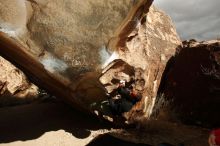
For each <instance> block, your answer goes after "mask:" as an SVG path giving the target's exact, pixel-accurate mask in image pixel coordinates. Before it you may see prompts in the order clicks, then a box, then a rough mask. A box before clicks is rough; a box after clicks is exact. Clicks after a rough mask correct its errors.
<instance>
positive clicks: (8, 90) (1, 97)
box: [0, 57, 38, 106]
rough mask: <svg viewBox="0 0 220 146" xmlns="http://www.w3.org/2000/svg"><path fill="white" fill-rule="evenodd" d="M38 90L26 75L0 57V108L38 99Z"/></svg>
mask: <svg viewBox="0 0 220 146" xmlns="http://www.w3.org/2000/svg"><path fill="white" fill-rule="evenodd" d="M37 94H38V88H37V87H36V86H35V85H33V84H32V83H30V82H29V81H28V79H27V78H26V76H25V75H24V73H23V72H22V71H21V70H19V69H17V68H16V67H15V66H14V65H12V64H11V63H10V62H8V61H7V60H5V59H4V58H2V57H0V106H6V105H16V104H20V103H27V102H29V101H32V100H33V99H35V98H37Z"/></svg>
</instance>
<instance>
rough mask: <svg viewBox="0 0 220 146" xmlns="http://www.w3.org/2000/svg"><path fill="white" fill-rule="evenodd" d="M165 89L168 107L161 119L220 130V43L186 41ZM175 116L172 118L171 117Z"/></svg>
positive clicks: (217, 41) (171, 68)
mask: <svg viewBox="0 0 220 146" xmlns="http://www.w3.org/2000/svg"><path fill="white" fill-rule="evenodd" d="M183 44H184V47H183V48H182V49H181V50H180V51H179V53H177V55H176V56H175V58H174V60H173V62H172V65H171V67H170V68H169V69H168V71H167V74H166V76H165V78H164V84H163V87H162V89H161V92H163V94H164V96H163V98H164V100H165V101H167V103H168V104H167V105H166V106H164V108H162V109H160V112H159V115H158V118H162V117H164V115H167V116H166V120H172V121H176V122H177V121H181V122H183V123H185V124H194V125H199V126H202V127H219V126H220V125H219V123H220V117H219V116H218V115H219V110H218V108H219V104H220V88H219V87H220V41H219V40H212V41H207V42H197V41H196V40H190V41H185V42H184V43H183ZM171 113H172V114H171Z"/></svg>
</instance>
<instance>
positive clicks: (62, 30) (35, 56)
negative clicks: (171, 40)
mask: <svg viewBox="0 0 220 146" xmlns="http://www.w3.org/2000/svg"><path fill="white" fill-rule="evenodd" d="M13 2H15V3H16V4H15V6H14V7H13V8H15V7H17V8H20V7H19V6H18V3H19V2H21V1H16V0H14V1H13ZM22 2H23V1H22ZM1 3H2V4H4V3H5V2H4V1H1ZM151 3H152V0H137V1H130V0H123V1H115V0H107V1H103V0H98V1H93V0H87V1H72V0H66V1H60V0H55V1H54V0H53V1H52V0H47V1H42V0H30V1H29V2H26V9H27V10H26V12H27V17H26V21H22V22H26V24H25V26H24V27H26V28H27V30H26V31H27V33H26V34H25V35H21V36H20V35H17V38H16V39H17V40H19V41H20V43H21V44H22V45H23V46H24V47H25V49H24V47H23V48H22V47H16V48H17V49H19V48H22V49H21V52H23V53H24V55H23V56H22V55H21V54H19V57H21V58H20V60H19V61H18V62H19V63H20V64H19V63H18V62H17V63H18V64H19V66H22V68H23V69H24V68H26V69H24V70H26V73H27V74H29V76H32V77H33V76H35V77H34V78H33V80H34V81H35V82H38V85H40V86H44V87H45V84H44V85H42V84H43V83H42V82H39V81H37V80H36V78H37V79H39V78H41V77H42V78H44V79H47V80H48V81H51V78H53V77H51V76H53V75H56V78H58V79H55V80H56V81H58V82H60V83H61V84H59V85H60V86H62V89H63V88H65V86H70V87H69V88H71V89H70V92H69V94H70V95H65V97H67V96H68V97H67V99H70V98H74V99H70V101H71V102H74V101H77V104H80V103H82V105H83V101H85V100H84V98H77V96H80V97H81V94H82V93H79V91H77V90H78V89H81V88H80V87H79V85H80V86H82V87H83V88H82V89H84V90H86V89H85V88H86V86H87V87H90V85H87V84H90V82H87V80H86V82H85V83H84V82H83V80H84V79H85V78H90V75H91V74H90V73H91V72H94V74H97V72H98V73H99V72H100V71H101V67H102V65H103V64H104V62H105V61H106V60H107V59H108V57H110V55H109V52H108V50H107V48H106V46H107V44H108V42H109V41H110V40H111V39H112V38H117V37H118V35H120V36H119V37H126V35H127V34H123V35H122V34H121V32H124V31H125V30H126V31H128V32H129V31H131V30H132V29H133V28H134V27H135V26H136V23H137V22H136V20H137V19H139V18H140V17H141V16H142V15H144V13H145V12H147V11H148V8H149V6H150V5H151ZM7 4H9V5H10V6H11V5H12V4H13V3H7ZM19 4H20V3H19ZM30 4H31V8H30V7H29V6H30ZM76 8H77V9H76ZM10 10H12V8H9V11H10ZM2 15H3V14H2ZM1 17H2V18H4V16H1ZM13 17H14V15H13ZM21 17H23V16H21ZM11 19H13V18H11ZM5 22H6V23H12V22H10V21H8V19H6V20H5ZM21 25H22V26H23V23H22V24H21ZM21 25H19V26H21ZM6 42H11V41H6ZM12 42H13V41H12ZM12 42H11V43H12ZM116 42H117V41H116ZM4 43H5V42H4ZM12 44H13V45H12V47H15V46H14V45H17V44H14V43H12ZM3 45H5V44H3ZM8 46H11V45H10V44H8ZM115 47H116V45H111V49H110V50H115V49H116V48H115ZM2 51H3V50H2ZM11 51H12V52H13V53H18V52H19V51H18V50H11ZM12 52H11V53H12ZM27 54H28V55H27ZM4 55H5V56H6V57H8V58H9V60H10V61H13V60H14V59H16V57H15V56H16V54H14V55H15V56H14V55H11V56H9V55H7V54H4ZM25 55H27V56H28V57H27V56H26V57H25ZM12 56H14V58H13V57H12ZM17 57H18V56H17ZM22 57H23V58H22ZM24 58H26V59H25V60H28V61H29V62H32V63H33V64H34V65H35V68H34V66H25V64H24V62H22V60H24ZM17 59H18V58H17ZM37 61H39V62H40V63H41V64H39V62H38V63H37ZM15 62H16V61H15ZM21 64H22V65H21ZM42 65H44V66H43V67H44V69H42ZM27 68H28V69H27ZM45 69H46V70H45ZM34 71H36V73H38V77H36V75H35V74H34V73H33V72H34ZM47 71H48V72H49V73H47ZM30 72H31V73H30ZM44 73H45V74H46V75H45V74H44ZM51 73H52V74H51ZM30 74H31V75H30ZM39 74H44V75H39ZM92 74H93V73H92ZM87 76H88V77H87ZM66 77H67V78H66ZM94 78H96V77H95V76H94ZM91 80H92V79H91ZM56 81H54V82H56ZM43 82H46V81H43ZM51 82H52V81H51ZM56 83H57V82H56ZM82 83H84V84H85V86H84V85H82ZM97 84H98V83H97ZM47 85H48V84H47ZM50 85H51V86H53V87H54V88H58V86H59V85H56V84H54V85H52V84H50ZM55 86H57V87H55ZM91 86H93V85H91ZM97 86H98V87H99V85H95V86H94V87H97ZM78 87H79V88H78ZM48 88H49V87H47V89H48ZM89 89H93V88H89ZM60 90H61V88H60V89H59V91H60ZM101 90H102V93H100V96H102V95H103V93H104V90H103V89H101ZM50 91H54V89H53V90H50ZM72 91H74V93H72ZM80 91H81V90H80ZM60 92H62V93H64V91H60ZM56 93H58V90H56ZM87 93H88V94H87V95H89V94H91V96H92V95H95V94H93V93H94V90H90V91H89V92H87ZM59 95H60V94H59ZM91 96H89V97H87V98H85V99H86V101H87V100H88V101H89V99H94V98H91ZM96 96H97V95H96ZM65 97H64V98H65ZM86 105H87V104H86ZM84 107H86V108H87V106H85V105H84Z"/></svg>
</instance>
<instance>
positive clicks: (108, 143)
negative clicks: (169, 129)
mask: <svg viewBox="0 0 220 146" xmlns="http://www.w3.org/2000/svg"><path fill="white" fill-rule="evenodd" d="M114 145H115V146H117V145H120V146H150V145H146V144H134V143H131V142H126V141H122V140H120V139H117V138H114V137H112V136H110V135H109V134H104V135H101V136H98V137H97V138H96V139H94V140H93V141H92V142H90V143H89V144H88V145H86V146H114Z"/></svg>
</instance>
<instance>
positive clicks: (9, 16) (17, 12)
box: [0, 0, 27, 36]
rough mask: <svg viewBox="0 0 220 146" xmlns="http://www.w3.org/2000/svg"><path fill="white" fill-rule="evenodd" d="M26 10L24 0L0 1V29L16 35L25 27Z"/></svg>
mask: <svg viewBox="0 0 220 146" xmlns="http://www.w3.org/2000/svg"><path fill="white" fill-rule="evenodd" d="M26 20H27V12H26V4H25V0H10V1H4V0H1V1H0V30H1V31H7V32H9V34H10V35H12V36H16V35H17V34H19V33H22V32H23V31H24V30H25V27H26Z"/></svg>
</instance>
